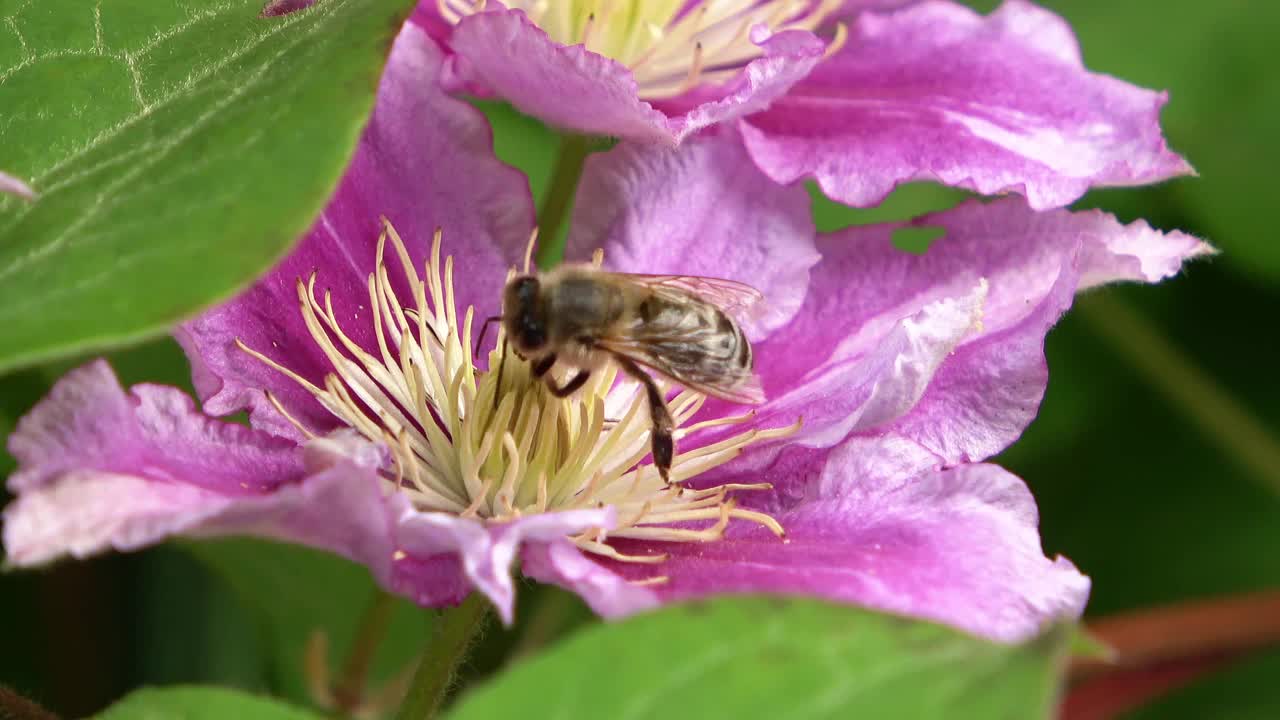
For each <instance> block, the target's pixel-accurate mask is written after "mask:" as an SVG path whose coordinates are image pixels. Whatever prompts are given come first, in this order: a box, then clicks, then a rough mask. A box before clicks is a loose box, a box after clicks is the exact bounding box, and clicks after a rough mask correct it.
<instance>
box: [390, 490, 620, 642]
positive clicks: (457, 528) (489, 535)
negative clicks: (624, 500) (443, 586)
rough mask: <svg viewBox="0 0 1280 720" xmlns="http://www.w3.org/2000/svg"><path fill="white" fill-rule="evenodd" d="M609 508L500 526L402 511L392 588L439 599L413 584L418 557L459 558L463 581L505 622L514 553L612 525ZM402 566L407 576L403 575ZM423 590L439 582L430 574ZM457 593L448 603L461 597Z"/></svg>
mask: <svg viewBox="0 0 1280 720" xmlns="http://www.w3.org/2000/svg"><path fill="white" fill-rule="evenodd" d="M614 523H615V518H614V511H613V508H612V507H608V508H601V509H597V510H570V511H565V512H552V513H544V514H536V515H527V516H524V517H522V518H520V519H518V520H514V521H512V522H509V523H504V524H501V525H495V526H491V527H486V526H485V525H484V524H482V523H481V522H480V521H478V520H475V519H472V518H461V517H458V516H456V515H448V514H445V513H422V512H417V511H414V510H406V511H405V512H404V513H403V514H402V516H401V517H400V520H399V522H398V523H397V536H398V538H399V539H398V544H399V546H398V548H397V549H398V550H399V553H398V554H397V555H398V557H400V559H398V560H397V561H396V568H397V570H396V577H395V579H394V580H393V581H392V586H393V587H394V588H395V589H396V590H397V592H402V593H405V594H408V595H410V596H411V597H415V598H416V599H417V600H418V601H419V602H420V603H422V604H430V605H436V604H442V603H441V602H438V598H437V597H435V596H432V595H424V593H423V592H422V591H421V590H420V589H418V587H417V584H418V583H419V582H420V579H419V578H420V577H421V574H422V571H421V563H422V562H423V561H424V560H427V561H431V560H439V561H451V562H454V563H459V564H460V567H461V571H462V574H463V575H464V576H465V578H466V580H467V583H469V584H470V585H471V586H473V587H474V588H475V589H477V590H479V591H480V592H482V593H484V594H485V595H486V596H487V597H488V598H489V599H490V600H491V601H492V602H493V605H494V607H495V608H496V609H497V611H498V615H499V617H501V618H502V621H503V622H504V623H506V624H508V625H510V624H511V622H512V621H513V620H514V618H515V584H514V582H513V581H512V578H511V566H512V563H513V562H514V561H515V558H516V553H517V552H518V551H519V550H520V549H521V547H522V546H526V547H527V545H526V544H532V545H534V546H538V545H541V544H544V543H548V542H555V541H560V542H565V541H564V538H565V536H567V535H575V534H578V533H581V532H583V531H585V530H588V529H591V528H605V529H608V528H612V527H613V526H614ZM406 569H407V570H408V572H409V573H410V574H409V575H406V574H405V570H406ZM425 587H426V589H427V590H428V591H431V590H435V589H437V588H439V587H440V585H439V583H438V580H437V579H436V578H431V580H430V582H428V583H426V585H425ZM465 595H466V593H465V592H463V593H462V594H461V595H460V596H458V597H456V598H455V599H453V602H456V601H457V600H461V598H462V597H465Z"/></svg>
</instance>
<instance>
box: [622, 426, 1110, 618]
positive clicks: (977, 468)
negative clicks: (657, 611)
mask: <svg viewBox="0 0 1280 720" xmlns="http://www.w3.org/2000/svg"><path fill="white" fill-rule="evenodd" d="M932 462H933V459H932V456H931V454H930V453H928V452H927V451H924V450H922V449H920V448H917V447H913V445H912V444H911V443H909V442H906V441H901V440H900V439H899V440H895V441H882V440H879V439H875V440H863V439H855V440H852V441H849V442H848V443H846V444H844V445H842V446H841V447H840V448H838V449H836V450H835V451H834V452H833V453H832V454H831V455H830V457H829V459H828V461H827V463H826V465H825V467H824V468H823V469H822V470H821V474H820V475H819V476H818V477H816V478H813V479H811V480H810V481H809V483H810V487H809V490H808V492H807V493H806V494H805V498H804V500H802V501H801V502H799V503H797V504H795V505H793V506H790V507H786V508H784V509H782V510H781V511H779V512H778V514H777V515H776V517H778V519H779V520H780V521H781V523H782V525H783V527H785V528H786V529H787V540H786V541H781V540H779V539H778V538H777V537H775V536H774V535H772V534H771V533H769V532H768V531H767V530H765V529H764V528H759V527H754V526H748V525H747V524H746V523H742V524H736V525H732V526H731V527H730V530H729V532H728V534H727V536H726V537H725V539H723V540H721V541H718V542H715V543H707V544H703V545H698V546H692V545H685V544H679V543H669V544H661V545H659V544H653V545H651V546H642V545H639V544H626V545H620V548H619V549H621V550H623V551H625V552H654V551H658V550H662V551H666V552H668V553H670V555H671V557H670V559H669V560H668V561H667V562H666V563H665V564H664V565H663V566H661V567H660V568H658V569H659V570H660V571H661V572H662V573H663V574H665V575H667V576H668V577H669V581H668V582H667V583H665V584H662V585H656V586H654V587H653V588H652V589H653V591H654V592H655V593H657V594H658V595H659V596H660V597H661V598H662V600H663V601H673V600H679V599H684V598H691V597H703V596H707V595H713V594H719V593H726V592H768V593H781V594H788V595H809V596H818V597H824V598H830V599H833V600H837V601H840V602H848V603H854V604H858V605H862V606H865V607H869V608H872V609H875V610H881V611H886V612H891V613H896V614H900V615H906V616H909V617H916V618H924V619H928V620H934V621H938V622H942V623H946V624H949V625H953V626H955V627H959V628H961V629H964V630H967V631H969V632H972V633H975V634H978V635H982V636H985V637H989V638H993V639H996V640H1001V641H1007V642H1016V641H1020V640H1023V639H1026V638H1028V637H1031V636H1032V635H1034V634H1035V633H1036V632H1037V631H1038V630H1039V629H1040V628H1041V627H1042V626H1043V625H1044V624H1045V623H1047V622H1050V621H1052V620H1054V619H1057V618H1060V617H1078V616H1079V615H1080V613H1081V612H1082V611H1083V609H1084V605H1085V602H1086V600H1087V598H1088V593H1089V580H1088V578H1086V577H1084V576H1083V575H1081V574H1080V573H1079V572H1078V571H1077V570H1076V569H1075V567H1074V566H1073V565H1072V564H1071V563H1070V562H1069V561H1068V560H1065V559H1063V558H1057V559H1054V560H1049V559H1048V558H1046V557H1045V556H1044V553H1043V551H1042V550H1041V548H1040V538H1039V534H1038V532H1037V529H1036V525H1037V523H1038V516H1037V512H1036V507H1035V501H1034V500H1033V498H1032V496H1031V493H1030V492H1029V491H1028V490H1027V487H1026V485H1024V484H1023V482H1022V481H1021V480H1019V479H1018V478H1017V477H1015V476H1014V475H1012V474H1010V473H1008V472H1007V471H1005V470H1003V469H1001V468H999V467H997V466H994V465H986V464H979V465H963V466H960V467H955V468H951V469H948V470H940V469H937V467H936V466H932V465H931V463H932ZM767 477H768V474H767V473H766V478H767ZM604 565H606V566H607V567H608V568H609V569H611V570H614V571H615V572H616V573H617V574H618V575H620V576H622V577H626V578H632V577H637V578H638V577H642V576H643V574H644V573H646V572H650V573H651V572H653V569H644V570H640V569H636V568H634V567H626V566H622V564H620V563H611V562H610V563H604Z"/></svg>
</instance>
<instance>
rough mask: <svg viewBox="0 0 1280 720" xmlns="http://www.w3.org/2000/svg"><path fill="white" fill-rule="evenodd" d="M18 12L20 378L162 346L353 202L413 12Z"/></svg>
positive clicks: (354, 1) (9, 271)
mask: <svg viewBox="0 0 1280 720" xmlns="http://www.w3.org/2000/svg"><path fill="white" fill-rule="evenodd" d="M262 5H263V0H231V1H228V2H222V3H215V4H210V3H205V2H180V3H158V2H155V1H154V0H120V1H118V2H111V3H105V4H104V3H101V2H99V3H86V2H81V1H80V0H58V1H54V2H47V1H42V2H15V1H13V0H0V108H4V114H3V121H2V122H0V165H3V166H4V167H5V169H6V170H8V171H10V172H13V173H15V174H17V175H18V176H20V177H23V178H28V179H30V180H31V181H32V185H33V186H34V187H35V189H36V190H37V191H38V192H39V193H40V198H39V199H38V200H37V201H35V202H32V203H27V202H23V201H21V200H18V199H16V198H9V197H6V198H4V199H0V328H3V330H2V331H0V333H2V335H0V371H4V370H9V369H12V368H15V367H19V366H25V365H30V364H33V363H37V362H40V361H42V360H47V359H50V358H54V357H61V356H65V355H70V354H76V353H84V352H88V351H91V350H95V351H96V350H101V349H104V348H108V347H114V346H120V345H123V344H127V343H133V342H137V341H139V340H141V339H143V338H147V337H151V336H155V335H159V334H161V333H163V332H164V331H165V330H166V329H168V328H169V327H170V326H171V325H172V324H173V323H175V322H176V321H178V320H180V319H182V318H184V317H186V316H188V315H191V314H192V313H194V312H196V311H198V310H200V309H202V308H204V307H206V306H208V305H211V304H213V303H215V302H217V301H220V300H223V299H225V298H227V297H229V296H230V295H232V294H233V293H234V292H235V291H236V290H237V289H239V288H241V287H242V286H244V285H245V284H247V283H248V282H249V281H251V280H252V279H253V278H254V277H255V276H256V275H257V274H259V273H261V272H262V271H263V270H265V269H266V268H267V267H269V266H270V265H271V264H272V263H273V262H274V261H276V260H277V259H279V258H280V257H281V256H282V255H283V254H284V253H285V251H286V250H288V248H289V247H290V246H291V245H292V244H293V243H294V241H295V240H297V239H298V238H299V237H300V236H301V234H302V233H303V232H305V231H306V229H307V227H308V226H309V225H310V223H311V221H312V219H313V218H314V217H315V216H316V214H317V213H318V212H319V211H320V209H321V208H322V207H323V205H324V202H325V200H326V198H327V197H328V195H329V193H330V192H331V191H332V190H333V188H334V186H335V185H336V183H337V180H338V178H339V177H340V175H341V173H342V170H343V167H344V166H345V164H346V162H347V160H348V158H349V157H350V155H351V153H352V152H353V149H354V147H355V143H356V140H357V139H358V137H359V133H360V130H361V127H362V126H363V124H364V121H365V118H366V116H367V115H368V113H369V111H370V109H371V108H372V104H373V99H374V93H375V91H376V88H377V83H378V77H379V72H380V69H381V67H382V64H383V63H384V61H385V58H386V55H387V52H388V50H389V47H390V43H391V41H392V40H393V38H394V35H395V33H396V32H397V30H398V28H399V25H400V22H401V20H402V18H403V17H404V16H406V15H407V13H408V12H409V11H410V9H411V8H412V6H413V2H412V0H328V1H327V2H323V3H319V4H318V5H317V6H315V7H314V8H313V9H311V10H308V11H305V12H301V13H295V14H293V15H288V16H285V17H281V18H272V19H264V18H259V17H257V13H258V11H259V10H260V9H261V7H262Z"/></svg>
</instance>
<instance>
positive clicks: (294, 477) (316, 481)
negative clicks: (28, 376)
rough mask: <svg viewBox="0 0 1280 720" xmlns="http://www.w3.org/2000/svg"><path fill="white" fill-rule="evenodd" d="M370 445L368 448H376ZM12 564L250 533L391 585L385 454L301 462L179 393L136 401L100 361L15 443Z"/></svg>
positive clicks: (22, 427) (303, 457)
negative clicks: (298, 546)
mask: <svg viewBox="0 0 1280 720" xmlns="http://www.w3.org/2000/svg"><path fill="white" fill-rule="evenodd" d="M366 445H367V444H366ZM9 448H10V451H11V452H12V453H13V455H14V457H15V458H16V459H17V460H18V463H19V469H18V471H17V472H15V473H14V475H13V476H12V477H11V479H10V483H9V487H10V489H11V490H12V491H13V492H14V493H15V494H17V496H18V497H17V499H16V500H14V502H13V503H12V504H10V505H9V506H8V507H7V508H6V509H5V525H4V542H5V549H6V553H7V557H8V561H9V562H11V563H14V564H16V565H36V564H41V563H44V562H48V561H50V560H53V559H55V558H57V557H60V556H62V555H68V554H69V555H72V556H74V557H84V556H86V555H89V554H93V553H97V552H102V551H104V550H107V549H112V548H114V549H117V550H134V549H137V548H139V547H142V546H145V545H149V544H152V543H155V542H158V541H160V540H162V539H164V538H166V537H168V536H170V535H175V534H186V535H196V536H208V535H225V534H236V533H247V534H254V535H260V536H265V537H272V538H277V539H282V540H289V541H293V542H300V543H304V544H307V545H312V546H315V547H320V548H324V549H328V550H331V551H334V552H337V553H340V554H342V555H344V556H346V557H348V558H351V559H353V560H356V561H357V562H361V563H364V564H366V565H369V566H370V567H371V568H373V569H374V570H375V574H380V575H381V576H382V577H385V576H386V573H385V570H383V571H382V572H381V573H379V568H380V567H381V568H384V569H385V568H386V567H387V565H388V563H389V562H390V555H391V523H390V517H391V516H390V514H389V513H390V511H391V510H392V509H393V505H394V504H395V503H396V502H401V500H400V499H398V496H393V497H392V498H389V499H388V498H384V497H383V495H382V493H381V491H380V488H379V487H378V480H377V477H376V475H375V473H374V468H375V467H376V464H378V463H380V462H381V460H382V457H381V455H380V453H372V454H371V453H368V452H363V453H340V454H324V453H315V452H311V451H310V449H308V450H309V451H308V452H306V453H304V452H303V450H301V449H300V448H298V447H297V446H296V445H294V444H293V443H291V442H288V441H286V440H283V439H281V438H277V437H274V436H271V435H269V434H267V433H264V432H261V431H257V430H253V429H251V428H247V427H244V426H242V425H236V424H232V423H223V422H219V421H217V420H213V419H211V418H209V417H207V416H205V415H203V414H201V413H200V412H199V411H197V410H196V409H195V407H194V403H193V402H192V401H191V399H190V398H188V397H187V396H186V395H184V394H183V393H182V392H180V391H179V390H177V389H175V388H167V387H159V386H146V385H144V386H138V387H135V388H133V390H132V391H131V392H129V393H126V392H125V391H124V389H123V388H121V387H120V385H119V383H118V382H117V381H116V379H115V376H114V375H113V374H112V372H111V370H110V368H109V367H108V366H107V364H106V363H105V362H103V361H101V360H99V361H96V362H94V363H91V364H90V365H87V366H85V367H83V368H81V369H79V370H75V371H73V372H71V373H69V374H68V375H67V376H66V377H65V378H63V379H62V380H60V381H59V382H58V384H57V385H55V386H54V388H53V390H52V391H51V392H50V394H49V396H48V397H47V398H46V399H45V400H43V401H42V402H41V403H40V404H39V405H37V406H36V407H35V408H34V409H33V410H32V411H31V413H30V414H28V415H27V416H26V417H25V418H23V420H22V421H21V422H20V423H19V425H18V428H17V429H16V430H15V431H14V433H13V435H12V436H11V438H10V441H9Z"/></svg>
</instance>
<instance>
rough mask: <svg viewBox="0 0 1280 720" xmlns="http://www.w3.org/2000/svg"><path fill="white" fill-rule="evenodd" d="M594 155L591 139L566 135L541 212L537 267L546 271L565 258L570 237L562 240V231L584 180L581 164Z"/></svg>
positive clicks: (558, 151)
mask: <svg viewBox="0 0 1280 720" xmlns="http://www.w3.org/2000/svg"><path fill="white" fill-rule="evenodd" d="M590 154H591V138H589V137H586V136H584V135H564V136H562V137H561V138H560V148H559V150H557V151H556V164H555V167H554V168H553V169H552V171H551V186H550V187H549V188H547V194H546V196H544V197H543V198H542V206H541V207H539V208H538V267H540V268H542V269H543V270H546V269H548V268H551V267H554V266H555V265H556V264H558V263H559V262H560V261H561V260H562V259H563V258H564V244H565V238H566V237H567V235H568V233H564V234H563V235H564V237H562V233H561V228H562V227H563V226H564V221H565V217H566V216H567V215H568V213H569V207H570V206H572V205H573V196H574V194H575V193H577V191H578V181H579V180H580V179H581V178H582V164H583V162H585V161H586V159H587V156H588V155H590Z"/></svg>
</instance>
